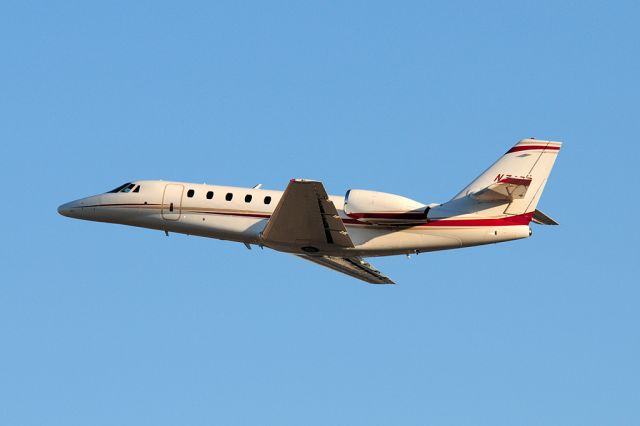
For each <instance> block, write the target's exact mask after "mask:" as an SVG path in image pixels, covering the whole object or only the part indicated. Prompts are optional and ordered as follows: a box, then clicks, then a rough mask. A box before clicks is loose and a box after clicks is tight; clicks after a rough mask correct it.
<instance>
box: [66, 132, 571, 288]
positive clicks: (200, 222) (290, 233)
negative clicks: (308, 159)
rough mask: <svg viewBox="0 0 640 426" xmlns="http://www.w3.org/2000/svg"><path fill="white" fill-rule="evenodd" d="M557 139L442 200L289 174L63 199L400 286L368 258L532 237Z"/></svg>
mask: <svg viewBox="0 0 640 426" xmlns="http://www.w3.org/2000/svg"><path fill="white" fill-rule="evenodd" d="M560 146H561V143H560V142H551V141H543V140H536V139H524V140H522V141H520V142H518V143H517V144H516V145H515V146H514V147H513V148H511V149H510V150H508V151H507V152H506V154H504V155H503V156H502V157H501V158H500V159H499V160H498V161H496V162H495V163H494V164H493V165H492V166H491V167H489V168H488V169H487V170H486V171H485V172H484V173H482V174H481V175H480V176H479V177H478V178H477V179H475V180H474V181H473V182H471V183H470V184H469V185H468V186H467V187H466V188H464V189H463V190H462V191H460V192H459V193H458V194H457V195H456V196H454V197H453V198H452V199H451V200H449V201H447V202H445V203H442V204H424V203H421V202H418V201H414V200H411V199H409V198H405V197H402V196H400V195H395V194H388V193H384V192H375V191H367V190H362V189H351V190H349V191H347V193H346V195H345V196H344V197H343V196H338V195H327V193H326V191H325V189H324V187H323V185H322V182H318V181H312V180H304V179H292V180H291V181H290V182H289V185H288V186H287V188H286V189H285V190H284V192H283V191H272V190H265V189H261V188H260V185H256V186H255V187H253V188H239V187H231V186H218V185H200V184H193V183H184V182H166V181H159V180H139V181H135V182H128V183H125V184H124V185H121V186H119V187H117V188H116V189H114V190H112V191H109V192H107V193H104V194H100V195H94V196H91V197H87V198H82V199H80V200H76V201H72V202H70V203H66V204H63V205H61V206H60V207H59V208H58V212H59V213H60V214H62V215H64V216H68V217H73V218H76V219H84V220H92V221H97V222H110V223H119V224H123V225H131V226H139V227H143V228H151V229H158V230H161V231H164V232H165V233H166V234H167V235H168V233H169V232H178V233H182V234H189V235H197V236H201V237H209V238H217V239H221V240H231V241H237V242H241V243H244V244H245V245H246V246H247V248H251V245H257V246H260V247H269V248H271V249H274V250H278V251H283V252H286V253H292V254H295V255H297V256H299V257H301V258H303V259H306V260H310V261H312V262H315V263H318V264H320V265H322V266H326V267H328V268H331V269H334V270H336V271H338V272H342V273H345V274H348V275H351V276H353V277H355V278H358V279H361V280H363V281H366V282H368V283H372V284H393V281H391V280H390V279H389V278H388V277H386V276H385V275H383V274H382V273H381V272H380V271H378V270H377V269H375V268H374V267H373V266H372V265H371V264H369V263H368V262H366V261H364V260H363V258H364V257H370V256H391V255H400V254H406V255H409V254H414V253H415V254H418V253H422V252H428V251H435V250H446V249H454V248H461V247H470V246H476V245H481V244H490V243H498V242H503V241H510V240H517V239H520V238H527V237H529V236H531V228H530V227H529V224H530V222H532V221H533V222H535V223H538V224H544V225H557V223H556V222H555V221H554V220H553V219H551V218H550V217H549V216H547V215H545V214H544V213H542V212H540V210H537V209H536V207H537V205H538V201H539V200H540V196H541V195H542V191H543V189H544V187H545V184H546V183H547V179H548V177H549V173H550V172H551V168H552V167H553V163H554V162H555V160H556V157H557V155H558V152H559V151H560Z"/></svg>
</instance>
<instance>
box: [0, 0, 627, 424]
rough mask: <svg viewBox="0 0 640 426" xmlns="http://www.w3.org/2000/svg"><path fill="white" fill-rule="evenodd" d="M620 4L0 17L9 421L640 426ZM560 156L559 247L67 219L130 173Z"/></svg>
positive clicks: (227, 173)
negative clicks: (223, 233) (168, 228)
mask: <svg viewBox="0 0 640 426" xmlns="http://www.w3.org/2000/svg"><path fill="white" fill-rule="evenodd" d="M639 11H640V10H639V7H638V5H637V2H589V1H587V2H545V1H536V2H521V3H517V2H506V1H505V2H430V3H427V2H400V3H394V4H391V3H381V2H321V3H319V2H292V3H281V2H272V3H266V2H162V1H153V2H151V1H147V2H144V1H141V2H135V4H132V2H124V1H113V2H100V3H98V2H80V1H77V2H72V1H68V2H49V1H47V2H44V1H42V2H34V1H7V2H3V3H2V5H0V52H1V53H2V54H1V55H0V81H1V85H2V86H1V87H2V94H1V95H0V117H1V118H0V123H1V125H0V138H1V141H2V143H1V144H0V158H1V159H2V163H1V164H2V178H3V181H4V182H5V185H4V189H5V192H4V194H5V201H6V203H5V208H4V209H2V218H3V221H4V223H5V227H4V229H3V231H2V235H3V236H2V241H3V244H2V245H0V250H1V254H2V256H0V259H1V260H0V262H1V263H0V265H1V270H2V276H3V278H2V284H0V291H1V293H0V341H1V342H2V346H1V350H0V424H7V425H9V424H11V425H41V424H48V425H65V426H70V425H86V424H91V425H110V426H111V425H115V424H117V425H138V424H154V425H175V424H264V425H289V424H290V425H299V424H309V425H315V424H317V425H326V424H334V425H353V424H367V425H388V424H401V425H424V424H441V425H466V424H474V425H513V424H519V425H541V424H544V425H567V424H569V425H571V424H580V425H602V424H629V425H631V424H638V423H640V412H639V411H638V406H640V389H639V388H638V379H639V374H640V364H639V363H638V359H640V332H639V331H638V324H639V320H640V314H639V313H638V300H639V297H640V289H639V288H638V279H637V276H638V272H639V271H638V248H637V241H638V237H639V235H638V230H637V226H636V225H635V223H634V222H632V218H634V217H635V212H636V211H637V210H638V207H639V203H638V197H637V196H636V195H635V187H636V185H637V183H638V177H637V163H638V158H639V155H638V154H639V149H638V144H637V142H636V138H637V134H638V117H637V115H638V107H637V100H638V99H639V98H640V90H639V85H638V75H640V51H639V46H640V44H638V39H639V37H640V30H639V29H638V26H637V21H638V18H639V13H638V12H639ZM530 136H534V137H537V138H541V139H553V140H561V141H564V142H565V145H564V146H563V150H562V152H561V154H560V156H559V158H558V161H557V162H556V167H555V169H554V171H553V173H552V176H551V180H550V182H549V184H548V186H547V189H546V191H545V193H544V196H543V197H542V201H541V203H540V205H539V207H540V208H541V209H542V210H543V211H545V212H546V213H548V214H549V215H550V216H552V217H554V218H556V219H557V220H558V221H560V223H561V226H560V227H545V228H543V227H536V228H535V229H534V238H531V239H528V240H524V241H517V242H512V243H506V244H501V245H494V246H487V247H479V248H471V249H465V250H458V251H451V252H439V253H433V254H425V255H420V256H417V257H415V256H414V257H412V258H411V259H406V258H405V257H394V258H384V259H374V261H373V263H374V264H375V265H376V266H377V267H379V268H380V269H381V270H382V271H384V272H385V273H387V274H388V275H389V276H391V277H392V278H394V279H395V280H396V281H397V282H398V283H400V285H397V286H380V287H377V286H367V285H364V284H361V283H359V282H357V281H355V280H353V279H351V278H349V277H346V276H342V275H339V274H336V273H333V272H331V271H328V270H324V269H322V268H320V267H317V266H316V265H313V264H309V263H306V262H302V261H300V260H298V259H296V258H294V257H293V256H289V255H284V254H279V253H275V252H272V251H267V250H265V251H259V250H252V251H248V250H246V249H245V248H244V247H243V246H242V245H240V244H233V243H229V242H221V241H215V240H207V239H199V238H194V237H187V236H180V235H172V236H171V237H169V238H166V237H165V236H164V235H163V234H162V233H160V232H157V231H150V230H143V229H134V228H128V227H123V226H115V225H106V224H99V223H91V222H82V221H73V220H70V219H67V218H64V217H61V216H59V215H57V213H56V207H57V206H58V205H59V204H61V203H63V202H66V201H69V200H71V199H76V198H79V197H82V196H87V195H91V194H95V193H99V192H103V191H106V190H108V189H111V188H113V187H115V186H117V185H119V184H121V183H123V182H125V181H128V180H131V179H141V178H146V179H167V180H182V181H193V182H208V183H217V184H228V185H239V186H253V185H254V184H256V183H263V184H264V186H265V187H267V188H284V186H285V185H286V183H287V181H288V180H289V179H291V178H293V177H303V178H310V179H319V180H322V181H323V182H324V183H325V186H326V187H327V189H328V191H329V192H330V193H334V194H341V193H344V192H345V191H346V190H347V189H349V188H362V189H375V190H380V191H387V192H394V193H399V194H402V195H405V196H409V197H411V198H415V199H418V200H421V201H424V202H427V203H429V202H441V201H446V200H447V199H448V198H449V197H451V196H453V195H454V194H455V193H457V191H458V190H460V189H461V188H462V187H464V186H465V185H466V184H467V183H468V182H469V181H471V179H473V178H474V177H475V176H476V175H477V174H478V173H479V172H481V171H482V170H483V169H484V168H485V167H486V166H488V165H489V164H491V163H492V162H493V161H494V160H495V159H496V158H497V157H498V156H499V155H501V154H502V153H503V152H504V151H505V150H506V149H507V148H508V147H509V146H511V145H512V144H514V143H515V142H516V141H517V140H518V139H520V138H524V137H530Z"/></svg>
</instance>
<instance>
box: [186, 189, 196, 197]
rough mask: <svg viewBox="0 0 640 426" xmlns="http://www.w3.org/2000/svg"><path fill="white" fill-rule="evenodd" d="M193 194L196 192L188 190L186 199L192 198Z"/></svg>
mask: <svg viewBox="0 0 640 426" xmlns="http://www.w3.org/2000/svg"><path fill="white" fill-rule="evenodd" d="M195 193H196V191H194V190H193V189H190V190H188V191H187V197H189V198H193V194H195Z"/></svg>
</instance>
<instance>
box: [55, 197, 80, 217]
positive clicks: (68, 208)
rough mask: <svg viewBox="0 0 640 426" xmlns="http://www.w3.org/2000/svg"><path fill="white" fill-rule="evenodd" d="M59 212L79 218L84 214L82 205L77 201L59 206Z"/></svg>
mask: <svg viewBox="0 0 640 426" xmlns="http://www.w3.org/2000/svg"><path fill="white" fill-rule="evenodd" d="M58 213H60V214H61V215H62V216H67V217H75V218H77V217H80V215H81V214H82V207H80V206H79V205H78V203H77V202H75V201H72V202H70V203H65V204H63V205H61V206H60V207H58Z"/></svg>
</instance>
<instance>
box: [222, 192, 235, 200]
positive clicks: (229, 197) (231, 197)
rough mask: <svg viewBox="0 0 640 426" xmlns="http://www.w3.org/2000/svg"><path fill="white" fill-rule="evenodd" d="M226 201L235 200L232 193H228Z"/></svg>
mask: <svg viewBox="0 0 640 426" xmlns="http://www.w3.org/2000/svg"><path fill="white" fill-rule="evenodd" d="M224 199H225V200H227V201H231V200H233V194H232V193H231V192H227V195H225V197H224Z"/></svg>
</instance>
